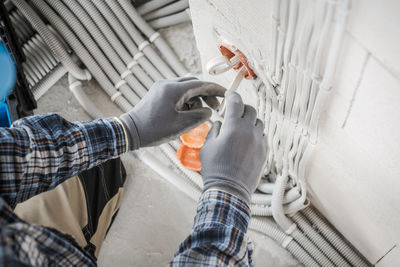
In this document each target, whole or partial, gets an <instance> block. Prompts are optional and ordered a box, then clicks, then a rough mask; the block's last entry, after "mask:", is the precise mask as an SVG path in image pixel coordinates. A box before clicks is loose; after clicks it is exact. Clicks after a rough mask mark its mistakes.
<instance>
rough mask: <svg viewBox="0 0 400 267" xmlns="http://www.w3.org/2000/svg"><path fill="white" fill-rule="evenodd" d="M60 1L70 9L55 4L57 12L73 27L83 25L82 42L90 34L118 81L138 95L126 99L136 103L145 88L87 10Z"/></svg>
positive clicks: (144, 92) (89, 43) (64, 0)
mask: <svg viewBox="0 0 400 267" xmlns="http://www.w3.org/2000/svg"><path fill="white" fill-rule="evenodd" d="M62 2H64V4H65V6H66V7H68V8H69V9H70V11H69V10H68V11H67V9H64V7H65V6H64V5H61V4H60V5H57V7H59V8H58V10H59V13H61V14H62V16H63V18H64V20H65V21H67V22H70V25H71V24H75V25H76V27H73V28H78V27H83V28H85V29H86V32H85V31H81V32H82V34H81V35H80V36H82V37H83V38H81V40H83V41H84V42H86V38H85V35H87V36H90V35H91V36H92V37H93V39H92V40H93V44H94V45H97V46H98V47H99V48H100V49H101V50H102V51H103V53H104V54H105V56H106V57H107V58H108V60H109V62H110V63H111V64H112V66H113V67H114V68H115V70H116V71H117V72H118V74H119V76H120V82H122V81H126V82H127V83H128V85H129V86H130V88H131V89H132V90H133V91H134V92H135V93H136V95H137V96H139V98H136V99H135V100H134V95H135V94H131V96H129V98H128V100H129V99H130V98H132V100H133V101H134V102H131V103H132V104H134V105H135V104H137V103H138V102H139V101H140V98H142V97H143V96H144V95H145V94H146V93H147V90H146V88H144V87H143V85H142V84H141V83H140V82H139V81H138V80H137V79H136V77H135V76H134V75H133V73H132V72H131V71H130V70H129V69H128V68H127V67H126V65H125V63H124V62H123V61H122V60H121V58H120V57H119V55H118V53H117V52H116V51H115V50H114V49H113V48H112V46H111V44H110V43H109V42H108V41H107V38H106V37H105V36H104V35H103V34H102V32H101V31H100V29H99V28H98V27H97V25H96V24H95V23H94V21H93V20H92V19H91V18H90V16H89V15H88V14H87V12H86V11H85V10H84V9H83V8H82V6H81V5H80V4H78V2H77V1H76V0H62ZM63 14H64V15H63ZM71 14H73V15H71ZM72 16H74V17H72ZM89 33H90V35H89ZM87 44H88V46H91V45H92V41H89V42H87Z"/></svg>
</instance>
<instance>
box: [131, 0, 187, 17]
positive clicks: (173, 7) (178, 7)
mask: <svg viewBox="0 0 400 267" xmlns="http://www.w3.org/2000/svg"><path fill="white" fill-rule="evenodd" d="M187 8H189V0H179V1H176V2H175V3H172V4H170V5H167V6H165V7H162V8H160V9H157V10H154V11H153V12H150V13H148V14H146V15H144V16H143V18H144V19H145V20H147V21H149V20H153V19H158V18H161V17H165V16H168V15H171V14H174V13H177V12H179V11H182V10H185V9H187ZM137 10H138V12H139V8H138V9H137ZM139 13H140V12H139Z"/></svg>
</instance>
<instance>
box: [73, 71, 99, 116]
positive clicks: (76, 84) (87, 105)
mask: <svg viewBox="0 0 400 267" xmlns="http://www.w3.org/2000/svg"><path fill="white" fill-rule="evenodd" d="M68 83H69V90H71V92H72V94H73V95H74V96H75V98H76V99H77V100H78V102H79V104H80V105H81V106H82V107H83V109H84V110H85V111H86V112H87V113H88V114H89V115H90V117H92V118H94V119H97V118H103V117H104V115H103V114H102V112H101V111H100V110H99V109H98V108H97V106H96V105H95V104H94V103H93V102H92V101H91V100H90V98H89V97H88V96H87V95H86V93H85V92H84V91H83V89H82V82H80V81H78V80H77V79H76V78H75V77H74V76H72V75H71V74H68Z"/></svg>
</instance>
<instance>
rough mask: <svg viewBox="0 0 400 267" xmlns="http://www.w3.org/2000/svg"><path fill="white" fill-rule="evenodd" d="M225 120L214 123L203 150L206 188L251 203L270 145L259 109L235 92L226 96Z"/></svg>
mask: <svg viewBox="0 0 400 267" xmlns="http://www.w3.org/2000/svg"><path fill="white" fill-rule="evenodd" d="M225 101H226V113H225V118H224V122H223V123H222V126H221V122H214V123H213V127H212V128H211V130H210V132H209V133H208V136H207V139H206V141H205V143H204V145H203V148H202V149H201V151H200V161H201V164H202V175H203V183H204V188H203V192H204V191H206V190H208V189H220V190H222V191H225V192H228V193H231V194H232V195H235V196H236V197H238V198H240V199H241V200H243V201H245V202H246V203H247V204H249V203H250V199H251V194H252V193H253V192H254V191H255V190H256V188H257V185H258V183H259V180H260V177H261V171H262V167H263V165H264V162H265V159H266V154H267V147H266V143H265V140H264V136H263V129H264V125H263V123H262V121H260V120H259V119H257V113H256V110H255V109H254V108H253V107H251V106H248V105H244V104H243V102H242V98H241V97H240V96H239V95H238V94H237V93H235V92H230V91H227V92H226V95H225Z"/></svg>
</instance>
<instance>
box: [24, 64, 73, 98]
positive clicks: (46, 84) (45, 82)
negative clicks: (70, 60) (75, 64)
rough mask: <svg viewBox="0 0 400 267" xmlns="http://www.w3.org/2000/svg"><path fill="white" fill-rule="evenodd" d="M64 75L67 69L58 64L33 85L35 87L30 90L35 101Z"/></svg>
mask: <svg viewBox="0 0 400 267" xmlns="http://www.w3.org/2000/svg"><path fill="white" fill-rule="evenodd" d="M66 73H67V69H66V68H65V67H64V66H63V65H62V64H58V65H57V66H56V67H55V68H54V69H53V70H52V71H50V72H49V73H48V74H47V75H46V76H45V77H44V78H43V79H41V80H40V81H39V82H38V83H37V84H35V86H34V87H32V88H31V91H32V93H33V96H34V97H35V100H38V99H39V98H41V97H42V96H43V95H44V94H45V93H46V92H47V91H48V90H49V89H50V87H52V86H53V85H54V84H55V83H56V82H57V81H59V80H60V79H61V78H62V77H63V76H64V75H65V74H66Z"/></svg>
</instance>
